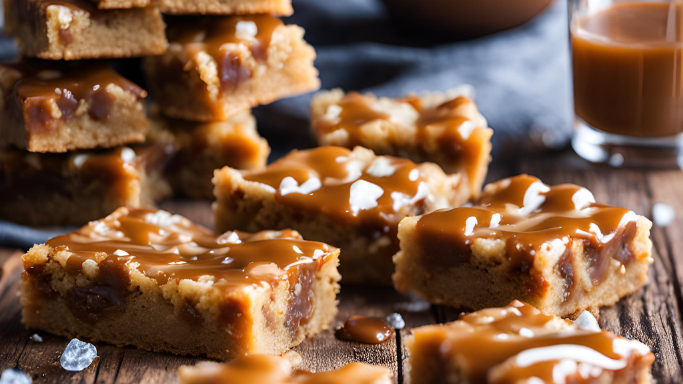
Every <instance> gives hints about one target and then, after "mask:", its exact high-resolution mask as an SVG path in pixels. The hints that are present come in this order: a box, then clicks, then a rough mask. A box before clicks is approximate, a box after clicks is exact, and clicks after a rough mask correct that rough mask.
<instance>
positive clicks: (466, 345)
mask: <svg viewBox="0 0 683 384" xmlns="http://www.w3.org/2000/svg"><path fill="white" fill-rule="evenodd" d="M460 320H461V321H459V322H456V323H452V324H453V325H446V326H443V327H439V328H437V327H436V326H433V327H425V328H426V329H428V331H425V333H421V330H419V329H418V330H416V331H415V332H416V335H417V336H416V337H420V338H423V340H425V339H424V338H430V337H431V338H433V340H434V341H435V342H436V343H438V347H437V348H439V351H440V354H442V355H445V356H451V358H449V360H450V359H452V358H454V357H455V356H457V361H459V362H460V363H461V364H462V366H463V367H466V368H465V370H464V372H463V373H464V374H465V375H466V376H467V378H468V381H469V382H482V383H483V382H487V383H517V382H519V381H518V380H520V381H523V379H529V378H531V377H538V378H540V379H542V380H543V382H546V383H556V381H555V379H554V376H553V371H554V369H555V368H556V367H557V366H558V365H560V364H562V360H573V359H574V358H575V359H576V360H575V361H578V362H580V361H581V360H580V359H581V358H582V356H576V354H575V353H572V351H573V350H579V351H581V353H582V354H583V355H584V356H587V355H586V353H588V354H592V353H593V352H595V353H596V358H595V360H593V361H588V362H586V363H588V364H593V366H594V367H598V368H599V370H600V372H599V373H602V371H603V370H607V371H617V370H620V369H623V368H626V367H627V366H628V365H629V364H631V363H632V362H633V360H634V359H635V358H637V357H645V358H647V359H653V358H654V357H653V356H652V354H650V353H649V349H648V348H647V347H646V346H644V345H642V344H641V343H639V342H636V341H629V340H625V339H623V338H620V337H617V336H616V335H614V334H612V333H610V332H607V331H600V330H583V329H580V328H578V327H577V326H575V325H573V324H572V322H570V321H568V320H561V319H559V318H555V317H553V316H548V315H544V314H543V313H541V312H540V311H539V310H537V309H536V308H534V307H532V306H531V305H528V304H525V303H521V302H519V301H513V302H512V303H510V304H509V305H508V306H506V307H503V308H490V309H485V310H481V311H477V312H473V313H470V314H466V315H462V316H461V318H460ZM553 322H564V323H565V325H564V327H560V328H559V330H558V327H559V325H558V324H557V323H555V324H551V323H553ZM431 332H433V333H432V334H431V335H430V333H431ZM441 332H443V333H442V334H441V336H438V334H439V333H441ZM615 340H618V341H616V342H615ZM622 342H624V343H625V344H628V345H629V347H627V348H621V347H618V344H619V343H622ZM553 346H554V347H556V348H554V349H543V350H538V351H530V350H533V349H535V348H546V347H553ZM577 346H578V347H587V348H588V349H589V350H587V349H582V348H574V347H577ZM559 349H563V351H559ZM591 350H592V352H591ZM552 351H556V352H561V353H560V354H561V355H564V356H565V358H563V359H560V358H553V357H552ZM586 351H587V352H586ZM535 352H540V355H542V357H541V358H538V357H536V358H532V359H528V358H526V357H527V356H529V355H531V354H536V353H535ZM643 352H644V353H643ZM607 359H609V360H611V361H608V362H607V364H606V365H603V366H601V365H600V364H604V363H603V361H605V360H607ZM577 370H578V369H576V370H575V371H577ZM575 371H572V372H568V375H569V376H570V377H571V379H572V380H575V381H572V380H569V382H572V383H573V382H577V383H578V382H589V381H590V379H592V377H588V378H585V377H582V376H581V375H580V374H579V373H578V372H575Z"/></svg>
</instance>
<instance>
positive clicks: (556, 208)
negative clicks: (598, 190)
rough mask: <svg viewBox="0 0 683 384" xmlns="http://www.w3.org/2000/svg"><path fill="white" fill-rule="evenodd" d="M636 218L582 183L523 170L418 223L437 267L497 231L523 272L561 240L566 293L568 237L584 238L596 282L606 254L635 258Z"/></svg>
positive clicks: (462, 258)
mask: <svg viewBox="0 0 683 384" xmlns="http://www.w3.org/2000/svg"><path fill="white" fill-rule="evenodd" d="M492 190H493V191H492ZM637 225H638V223H637V216H636V214H635V213H633V212H632V211H630V210H628V209H624V208H616V207H610V206H607V205H603V204H598V203H595V200H594V198H593V195H592V194H591V193H590V192H589V191H588V190H586V189H585V188H582V187H580V186H577V185H573V184H561V185H556V186H552V187H549V186H547V185H545V184H543V183H542V182H541V181H540V180H539V179H538V178H536V177H533V176H528V175H520V176H516V177H513V178H510V179H505V180H503V181H500V182H498V183H496V184H494V185H492V186H489V187H487V190H485V191H484V194H483V195H482V197H481V198H480V200H479V201H478V202H477V203H476V204H475V205H473V206H471V207H460V208H453V209H445V210H438V211H435V212H432V213H429V214H426V215H424V216H422V217H421V218H420V219H419V221H418V223H417V231H418V236H419V237H420V239H421V241H422V243H423V244H424V245H425V262H427V263H429V264H430V265H432V267H434V268H437V269H443V268H449V267H452V266H455V265H458V264H460V263H466V262H468V260H469V257H470V255H471V249H470V248H471V246H472V245H473V243H474V241H475V240H476V239H495V240H502V241H504V242H505V251H506V258H507V260H508V262H509V266H510V268H511V269H514V270H519V271H522V272H524V271H528V270H531V269H532V266H533V264H534V258H535V254H536V253H537V252H539V251H541V250H542V247H549V246H550V245H551V244H552V243H553V242H554V241H560V242H562V244H564V245H565V246H566V247H567V250H566V252H567V254H565V257H563V258H561V259H560V262H559V266H558V268H559V272H560V274H561V275H563V276H564V277H565V279H566V280H567V282H566V287H565V288H566V289H567V292H566V297H565V300H566V299H569V297H570V296H571V293H572V292H573V288H574V287H575V286H576V284H575V281H574V279H575V278H576V277H575V276H574V273H573V260H572V259H571V258H570V257H569V256H570V255H571V252H570V248H571V245H572V242H575V241H580V242H582V243H583V246H584V253H585V255H586V260H587V261H588V273H589V275H590V278H591V280H592V282H593V284H599V283H600V282H601V281H602V279H603V278H604V277H605V274H606V272H607V270H608V267H609V263H610V261H611V260H616V261H618V262H619V263H621V264H623V265H627V264H628V263H630V262H631V261H632V260H633V257H634V255H633V253H632V250H631V249H630V247H629V244H630V243H631V241H632V240H633V238H634V236H635V233H636V230H637ZM538 285H539V287H543V286H544V285H545V282H543V281H539V282H538Z"/></svg>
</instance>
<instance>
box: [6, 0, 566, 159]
mask: <svg viewBox="0 0 683 384" xmlns="http://www.w3.org/2000/svg"><path fill="white" fill-rule="evenodd" d="M293 3H294V9H295V12H294V16H292V17H290V18H287V19H285V22H286V23H294V24H298V25H300V26H302V27H304V28H305V30H306V36H305V38H306V40H307V41H308V42H309V43H311V44H312V45H313V46H314V47H315V49H316V51H317V54H318V58H317V60H316V66H317V68H318V69H319V71H320V78H321V79H322V87H323V89H331V88H342V89H344V90H345V91H350V90H356V91H360V92H364V91H367V92H373V93H376V94H378V95H382V96H401V95H403V94H405V93H407V92H417V93H420V92H423V91H435V90H447V89H450V88H454V87H456V86H458V85H461V84H471V85H473V86H474V87H475V89H476V95H477V97H476V99H477V100H476V101H477V104H478V106H479V109H480V110H481V112H482V113H483V115H484V116H486V118H487V119H488V120H489V123H490V126H491V127H492V128H493V129H494V130H495V135H494V137H493V143H494V144H493V145H494V162H497V161H504V159H506V158H508V157H510V156H512V157H516V156H518V155H520V154H521V153H523V152H526V151H529V150H530V149H533V150H546V149H561V148H564V147H566V146H567V145H568V143H569V136H570V132H571V130H570V120H571V99H570V97H571V91H570V80H569V78H570V68H569V49H568V41H569V37H568V27H567V16H566V13H567V9H566V7H567V5H566V2H565V1H554V2H553V1H552V0H478V1H469V0H459V1H453V0H421V1H413V0H384V2H383V1H382V0H343V1H342V0H339V1H320V0H294V1H293ZM455 7H457V9H455ZM529 19H531V20H530V21H529V22H526V21H527V20H529ZM525 22H526V23H525ZM520 24H521V25H520ZM501 29H502V30H501ZM15 55H16V50H15V48H14V45H13V43H12V41H11V40H10V39H8V38H6V37H4V36H2V37H1V38H0V59H2V60H8V59H11V58H13V57H14V56H15ZM121 68H124V70H125V71H126V72H135V71H136V70H137V61H136V60H125V61H122V64H121ZM126 76H129V77H131V78H132V79H133V80H135V81H137V82H138V83H142V82H143V81H142V79H141V78H140V76H137V77H136V76H135V73H126ZM310 99H311V95H304V96H300V97H296V98H292V99H286V100H281V101H278V102H275V103H273V104H271V105H267V106H263V107H259V108H256V109H255V110H254V114H255V115H256V117H257V120H258V126H259V131H260V132H261V134H262V135H263V136H264V137H266V139H268V141H269V142H270V144H271V146H272V147H273V153H272V155H271V158H277V157H279V156H281V155H282V154H284V153H286V152H288V151H289V150H290V149H292V148H305V147H309V146H311V144H312V142H311V137H310V135H309V127H308V125H309V122H308V116H309V105H310V104H309V103H310ZM494 164H495V163H494Z"/></svg>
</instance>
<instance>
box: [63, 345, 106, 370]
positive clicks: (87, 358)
mask: <svg viewBox="0 0 683 384" xmlns="http://www.w3.org/2000/svg"><path fill="white" fill-rule="evenodd" d="M96 357H97V349H96V348H95V346H94V345H92V344H90V343H86V342H84V341H80V340H78V339H73V340H71V341H70V342H69V345H67V346H66V349H65V350H64V353H62V357H61V358H60V359H59V363H60V364H61V365H62V368H64V369H66V370H67V371H82V370H84V369H86V368H88V367H89V366H90V364H91V363H92V361H93V360H95V358H96Z"/></svg>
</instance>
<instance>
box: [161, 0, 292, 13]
mask: <svg viewBox="0 0 683 384" xmlns="http://www.w3.org/2000/svg"><path fill="white" fill-rule="evenodd" d="M156 3H157V5H158V6H159V7H160V8H161V11H162V12H164V13H170V14H184V15H190V14H198V13H199V14H211V15H254V14H269V15H279V16H290V15H291V14H292V13H293V12H294V10H293V9H292V1H291V0H157V2H156Z"/></svg>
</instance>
